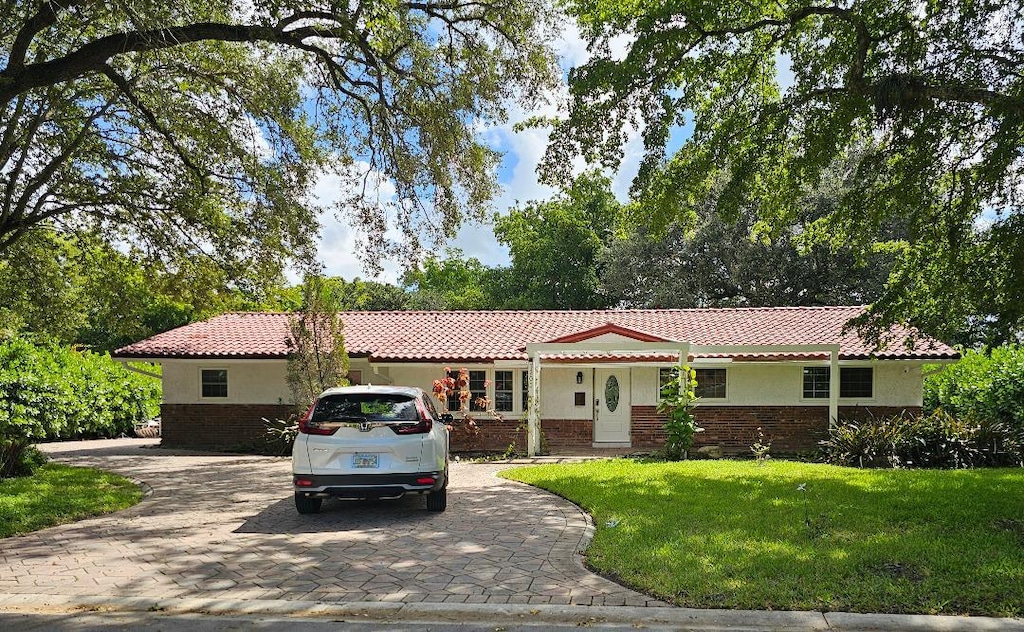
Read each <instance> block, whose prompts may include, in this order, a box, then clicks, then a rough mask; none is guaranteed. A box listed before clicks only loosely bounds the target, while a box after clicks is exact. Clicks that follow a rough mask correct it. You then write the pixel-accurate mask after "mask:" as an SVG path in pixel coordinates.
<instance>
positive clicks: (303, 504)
mask: <svg viewBox="0 0 1024 632" xmlns="http://www.w3.org/2000/svg"><path fill="white" fill-rule="evenodd" d="M323 504H324V499H323V498H314V497H312V496H306V495H305V494H303V493H301V492H295V509H297V510H298V512H299V513H300V514H315V513H320V507H321V506H322V505H323Z"/></svg>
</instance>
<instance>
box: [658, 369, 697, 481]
mask: <svg viewBox="0 0 1024 632" xmlns="http://www.w3.org/2000/svg"><path fill="white" fill-rule="evenodd" d="M696 388H697V372H696V371H694V370H693V369H691V368H690V367H688V366H686V365H680V366H678V367H675V368H673V370H672V378H671V379H670V380H668V381H667V382H665V384H664V385H663V386H662V387H661V400H660V401H659V402H658V412H659V413H661V414H663V415H665V416H666V419H665V424H664V427H665V433H666V436H665V447H664V448H663V451H664V453H665V456H666V458H668V459H669V460H670V461H678V460H680V459H685V458H686V453H687V451H688V450H689V449H690V447H691V446H692V445H693V435H694V434H696V433H698V432H703V431H704V429H703V428H701V427H700V426H698V425H697V419H696V418H695V417H694V416H693V410H692V406H693V402H694V400H696V399H697V396H696V394H695V393H694V389H696Z"/></svg>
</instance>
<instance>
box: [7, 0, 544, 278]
mask: <svg viewBox="0 0 1024 632" xmlns="http://www.w3.org/2000/svg"><path fill="white" fill-rule="evenodd" d="M555 20H556V18H555V14H554V12H553V10H552V9H551V8H550V6H549V5H548V4H547V3H544V2H540V1H538V0H513V1H510V2H501V3H491V4H480V3H477V2H469V1H463V0H455V1H453V2H434V1H429V2H401V1H399V2H391V1H388V2H383V1H377V0H359V1H356V2H352V3H341V4H337V3H333V4H332V3H327V4H324V3H313V2H307V1H305V0H284V1H277V2H270V3H267V2H256V3H249V4H246V5H245V6H242V5H239V4H238V3H235V2H228V1H226V0H212V1H208V0H203V1H197V0H185V1H183V2H176V3H171V4H168V3H163V2H150V1H146V2H136V3H130V4H126V3H89V2H77V1H72V2H6V3H4V5H3V11H0V60H2V63H3V66H2V67H0V166H2V169H0V251H3V250H5V249H6V248H8V247H10V246H11V245H12V244H13V243H15V242H16V241H18V240H19V239H21V238H23V237H24V236H25V235H26V234H27V232H28V231H30V230H33V229H35V228H38V227H46V228H47V229H54V230H58V231H60V232H62V233H64V234H66V235H71V234H92V235H97V236H103V238H104V239H105V240H106V241H108V242H113V241H115V240H116V241H117V242H118V243H130V244H132V245H134V246H135V247H137V248H138V249H139V250H140V255H141V256H144V257H146V258H148V259H149V260H152V261H164V262H176V263H181V262H184V261H188V260H190V259H194V258H212V259H213V260H215V261H216V262H217V263H218V264H219V265H220V266H222V267H223V268H224V269H225V270H226V271H227V275H228V277H229V278H232V279H239V278H246V279H259V278H265V277H267V276H271V277H272V276H274V275H275V274H277V273H278V272H280V270H281V264H282V263H283V261H284V260H287V259H288V258H290V257H293V256H296V255H305V254H309V252H310V250H311V249H312V246H313V244H314V243H315V235H316V233H317V230H316V226H317V212H318V210H319V209H317V208H316V207H315V206H313V205H312V204H310V202H309V196H310V194H311V193H312V185H313V183H314V181H315V179H316V178H317V177H319V176H320V175H321V173H323V172H324V171H327V172H330V173H332V174H333V175H335V176H337V178H338V181H339V188H340V189H341V196H340V197H341V199H340V202H339V205H338V207H339V210H343V211H344V212H345V213H347V214H348V215H349V216H350V217H352V218H353V219H354V220H355V221H356V222H357V223H358V224H359V225H360V226H361V227H362V228H364V229H366V231H367V235H368V237H367V239H365V240H364V241H363V245H364V246H365V247H366V248H365V254H370V255H373V260H375V259H376V257H378V256H379V255H380V254H381V253H382V252H384V251H388V252H392V253H399V252H401V253H403V254H405V255H406V256H410V257H412V256H414V255H415V254H416V252H417V250H418V244H419V239H420V236H421V233H426V234H428V235H434V236H436V235H438V234H440V233H441V231H442V230H448V229H452V228H454V227H455V226H457V225H458V224H459V223H460V221H463V220H466V219H472V218H478V219H479V218H483V217H484V216H485V215H486V213H487V211H488V209H489V207H488V201H489V200H490V198H491V197H492V195H493V193H494V190H495V181H494V170H493V169H492V167H493V166H494V165H495V163H496V160H497V156H496V154H495V152H493V151H492V150H490V149H489V148H488V147H487V146H486V145H485V144H484V143H483V142H482V141H481V140H480V139H479V138H478V136H477V134H476V128H477V125H478V123H479V122H480V121H486V120H494V119H498V120H500V119H502V118H504V114H505V108H506V107H507V106H508V104H509V102H510V101H511V100H512V99H519V100H521V101H522V102H524V103H526V104H527V105H529V104H530V103H533V102H535V101H536V100H537V99H539V98H540V97H541V96H542V93H543V91H544V90H545V89H546V88H547V87H549V86H551V85H553V83H554V81H555V80H556V78H557V65H556V64H555V63H554V58H553V55H552V53H551V51H550V49H549V48H548V45H547V44H546V42H548V41H550V40H551V35H552V29H553V26H554V24H555ZM385 180H386V181H388V182H389V183H390V184H391V185H392V186H393V187H394V189H395V195H394V196H386V195H381V194H380V193H379V190H376V189H377V187H376V186H375V185H374V184H373V183H374V182H376V183H380V182H382V181H385ZM427 204H429V205H430V207H431V209H432V213H433V214H432V215H431V216H430V217H428V216H427V215H426V214H425V213H424V210H425V206H426V205H427ZM435 218H436V221H432V220H434V219H435ZM389 226H394V227H398V228H399V229H400V231H399V234H401V235H403V236H404V237H406V238H407V242H408V243H407V244H406V245H407V246H408V247H407V248H404V249H399V248H398V247H397V246H396V245H394V244H390V242H388V241H387V239H385V237H384V234H385V232H386V230H387V229H388V228H389ZM115 236H116V237H115ZM389 246H390V247H389Z"/></svg>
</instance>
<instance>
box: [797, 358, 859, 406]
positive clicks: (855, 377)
mask: <svg viewBox="0 0 1024 632" xmlns="http://www.w3.org/2000/svg"><path fill="white" fill-rule="evenodd" d="M829 375H831V370H830V369H829V367H827V366H805V367H804V399H828V396H829ZM874 382H875V371H874V368H873V367H870V366H844V367H839V397H842V398H846V399H869V398H871V397H873V396H874Z"/></svg>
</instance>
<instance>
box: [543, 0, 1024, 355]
mask: <svg viewBox="0 0 1024 632" xmlns="http://www.w3.org/2000/svg"><path fill="white" fill-rule="evenodd" d="M568 11H569V12H570V14H572V15H573V16H574V17H576V19H577V21H578V22H579V25H580V28H581V30H582V33H583V37H584V38H585V39H587V40H588V41H589V42H590V45H589V52H590V53H591V57H590V59H589V61H588V62H587V63H585V64H583V65H582V66H580V67H578V68H575V69H573V70H572V71H571V72H570V77H569V82H570V103H569V116H568V118H567V119H565V120H562V121H557V122H555V126H554V130H553V132H552V136H551V144H550V146H549V148H548V153H547V155H546V158H545V163H544V170H545V174H546V177H547V179H548V180H549V181H551V182H557V181H560V180H562V179H564V178H565V177H566V175H567V173H568V171H569V170H570V169H571V165H572V164H573V160H574V158H575V157H576V156H583V157H585V158H586V159H588V160H589V161H591V162H599V163H601V164H602V165H603V166H613V165H617V164H618V163H619V162H620V161H621V160H622V158H623V156H624V151H623V145H624V144H625V142H626V139H627V132H628V131H629V130H630V129H642V134H643V141H644V150H645V154H644V159H643V162H642V164H641V166H640V168H639V173H638V176H637V179H636V180H635V181H634V194H635V195H636V196H637V197H638V199H639V198H641V197H642V200H643V201H644V202H645V204H644V209H645V211H646V212H647V213H649V216H648V217H647V218H645V221H647V222H649V223H650V224H651V225H653V226H654V228H655V229H657V228H660V227H663V226H666V225H668V224H669V223H670V222H671V221H673V220H678V221H680V222H681V223H682V224H684V225H686V224H688V223H690V222H691V221H692V214H693V212H694V209H695V208H696V207H697V206H698V204H700V203H701V201H703V200H705V199H708V198H709V196H711V197H712V199H713V205H714V208H715V209H716V210H717V211H718V212H720V213H722V214H723V215H725V216H729V215H730V214H731V213H735V212H736V211H737V210H738V209H743V208H746V207H749V206H752V205H754V204H756V210H757V214H758V218H759V222H758V223H757V224H756V226H755V233H757V234H767V235H776V234H778V233H779V232H780V231H782V230H785V229H786V228H787V227H788V226H790V225H791V224H792V221H793V218H794V217H796V216H797V214H798V212H799V209H800V208H801V206H802V204H803V203H804V199H805V197H806V195H807V193H808V191H813V190H814V189H816V188H817V187H818V186H819V185H820V183H821V182H822V181H823V179H825V178H826V177H838V178H839V181H840V182H842V183H843V185H844V192H843V193H842V195H841V196H840V197H839V198H838V200H837V204H836V206H835V208H834V210H833V211H832V212H830V213H828V214H827V215H826V216H824V217H822V218H820V219H819V220H817V221H816V222H815V223H814V225H813V226H812V227H809V228H808V231H807V235H808V238H809V239H813V240H816V241H818V242H819V243H826V244H838V245H845V246H847V247H849V248H851V250H852V252H853V253H855V254H857V255H858V256H860V255H864V254H867V253H870V252H872V251H874V250H875V249H877V248H879V247H885V248H888V249H889V250H890V251H892V252H893V253H894V254H896V255H898V263H897V268H896V271H895V273H894V275H893V278H892V280H891V283H890V284H889V286H888V287H887V289H886V290H885V292H884V293H883V294H882V296H881V297H879V299H878V300H877V301H876V302H875V304H874V305H873V306H872V308H871V311H870V313H869V315H868V316H867V317H865V318H864V319H862V320H861V322H860V323H859V324H860V325H861V326H862V328H863V331H864V332H865V334H866V335H868V336H869V337H872V338H874V339H876V341H878V342H879V343H881V344H883V345H884V344H885V343H887V342H888V340H886V337H885V332H886V330H887V327H886V325H887V324H890V323H893V322H902V321H906V322H909V323H910V324H912V325H914V326H916V327H918V328H919V329H920V330H921V331H923V332H925V333H927V334H931V335H934V336H936V337H938V338H939V339H953V338H957V337H961V339H962V337H965V336H966V337H970V338H971V339H972V340H979V341H983V342H986V343H988V344H997V343H999V342H1000V341H1005V340H1012V339H1013V338H1014V336H1015V335H1016V334H1017V333H1019V332H1020V331H1021V330H1022V329H1024V299H1022V297H1024V216H1022V214H1021V210H1020V209H1021V205H1020V203H1021V198H1020V196H1021V191H1024V187H1022V186H1021V184H1022V176H1024V170H1022V168H1024V158H1022V156H1021V151H1020V146H1021V143H1020V135H1021V132H1022V129H1024V98H1022V97H1021V94H1022V91H1021V88H1022V85H1024V79H1022V77H1021V75H1020V73H1019V68H1020V65H1021V63H1022V62H1024V46H1022V44H1021V39H1020V37H1019V32H1018V31H1019V28H1018V27H1019V24H1020V23H1021V21H1022V20H1024V6H1022V4H1021V3H1019V2H1012V3H1002V4H1001V3H976V2H970V1H968V0H958V1H954V2H947V3H934V2H933V3H924V4H922V3H919V2H911V1H910V0H898V1H894V2H888V3H879V2H874V1H872V0H853V1H851V2H846V3H841V4H838V5H837V4H822V3H814V2H810V1H809V0H787V1H783V2H774V1H773V2H766V1H763V0H762V1H754V2H748V1H746V0H743V1H738V0H733V1H726V2H719V1H716V2H709V1H708V0H673V1H669V2H661V3H623V2H617V1H614V0H570V2H568ZM624 42H625V46H624V48H625V50H624V51H623V50H622V48H623V46H622V44H623V43H624ZM837 169H838V173H836V174H833V173H831V172H833V171H834V170H837ZM895 218H899V220H900V221H901V222H903V223H904V226H905V230H906V239H905V240H898V241H892V242H885V237H884V235H883V234H881V231H880V228H883V227H885V226H886V225H887V224H888V223H889V222H891V221H892V220H893V219H895Z"/></svg>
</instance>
